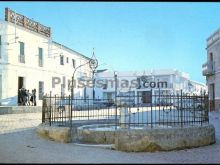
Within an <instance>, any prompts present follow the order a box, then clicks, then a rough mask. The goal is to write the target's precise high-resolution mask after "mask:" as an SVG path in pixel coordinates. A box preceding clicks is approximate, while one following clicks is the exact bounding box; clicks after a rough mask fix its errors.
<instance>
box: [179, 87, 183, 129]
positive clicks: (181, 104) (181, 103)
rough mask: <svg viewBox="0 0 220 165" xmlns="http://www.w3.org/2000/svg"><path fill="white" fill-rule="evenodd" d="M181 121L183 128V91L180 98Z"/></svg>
mask: <svg viewBox="0 0 220 165" xmlns="http://www.w3.org/2000/svg"><path fill="white" fill-rule="evenodd" d="M180 99H181V100H180V115H181V116H180V119H181V128H182V127H183V91H182V90H181V97H180Z"/></svg>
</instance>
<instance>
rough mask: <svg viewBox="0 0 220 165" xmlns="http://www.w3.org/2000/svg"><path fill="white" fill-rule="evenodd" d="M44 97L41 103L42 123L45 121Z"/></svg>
mask: <svg viewBox="0 0 220 165" xmlns="http://www.w3.org/2000/svg"><path fill="white" fill-rule="evenodd" d="M46 106H47V105H46V97H45V96H43V105H42V121H41V122H42V123H44V122H45V108H46Z"/></svg>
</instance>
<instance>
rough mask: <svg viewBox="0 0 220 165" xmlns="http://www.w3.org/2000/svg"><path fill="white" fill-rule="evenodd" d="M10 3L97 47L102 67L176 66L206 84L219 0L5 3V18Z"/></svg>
mask: <svg viewBox="0 0 220 165" xmlns="http://www.w3.org/2000/svg"><path fill="white" fill-rule="evenodd" d="M5 7H9V8H11V9H12V10H15V11H16V12H18V13H20V14H23V15H26V16H27V17H29V18H33V19H34V20H35V21H38V22H41V23H42V24H44V25H46V26H49V27H51V28H52V37H53V40H54V41H57V42H59V43H62V44H64V45H66V46H68V47H70V48H72V49H74V50H76V51H78V52H80V53H82V54H84V55H86V56H88V57H91V56H92V49H93V47H94V48H95V54H96V57H97V58H98V60H99V63H100V64H103V63H105V64H104V65H102V66H100V69H101V68H109V69H110V70H122V71H126V70H127V71H130V70H139V71H142V70H143V69H166V68H173V69H178V70H180V71H184V72H187V73H189V74H190V78H191V79H192V80H195V81H200V82H203V83H205V77H204V76H202V64H203V63H205V62H206V49H205V48H206V39H207V38H208V37H209V36H210V35H211V34H212V33H213V32H214V31H216V30H217V29H218V28H219V27H220V3H218V2H216V3H214V2H212V3H208V2H199V3H198V2H196V3H192V2H181V3H180V2H1V3H0V18H1V19H4V8H5Z"/></svg>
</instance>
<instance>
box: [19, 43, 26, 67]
mask: <svg viewBox="0 0 220 165" xmlns="http://www.w3.org/2000/svg"><path fill="white" fill-rule="evenodd" d="M19 45H20V54H19V62H20V63H25V56H24V42H19Z"/></svg>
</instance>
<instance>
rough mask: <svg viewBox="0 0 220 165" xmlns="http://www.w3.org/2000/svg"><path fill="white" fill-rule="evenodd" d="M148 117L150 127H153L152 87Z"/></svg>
mask: <svg viewBox="0 0 220 165" xmlns="http://www.w3.org/2000/svg"><path fill="white" fill-rule="evenodd" d="M150 107H151V108H150V119H151V121H150V122H151V128H153V109H152V88H151V106H150Z"/></svg>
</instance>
